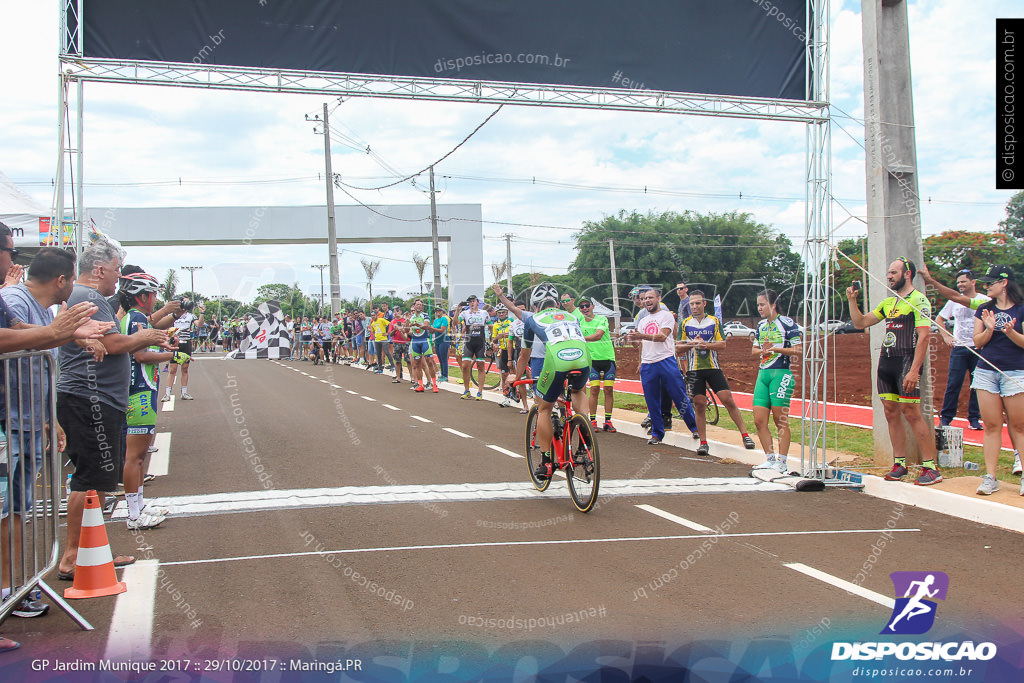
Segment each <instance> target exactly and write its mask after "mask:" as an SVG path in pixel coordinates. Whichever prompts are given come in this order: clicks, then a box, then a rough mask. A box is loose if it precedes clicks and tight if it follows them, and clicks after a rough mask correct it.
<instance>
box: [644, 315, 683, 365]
mask: <svg viewBox="0 0 1024 683" xmlns="http://www.w3.org/2000/svg"><path fill="white" fill-rule="evenodd" d="M675 324H676V320H675V318H673V317H672V313H671V312H669V311H657V312H655V313H651V314H650V315H648V316H647V317H646V318H644V319H643V320H641V321H640V322H639V323H637V329H638V330H639V331H640V332H642V333H643V334H660V333H661V331H662V329H664V328H668V330H669V333H668V336H667V337H665V341H660V342H655V341H647V340H646V339H645V340H643V341H642V342H640V362H641V363H657V362H658V361H660V360H665V359H666V358H671V357H672V356H674V355H676V345H675V339H673V338H672V328H674V327H675Z"/></svg>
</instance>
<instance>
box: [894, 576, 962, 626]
mask: <svg viewBox="0 0 1024 683" xmlns="http://www.w3.org/2000/svg"><path fill="white" fill-rule="evenodd" d="M889 578H891V579H892V583H893V587H894V588H895V589H896V596H897V597H896V606H895V607H893V609H892V616H891V617H890V618H889V623H888V625H887V626H886V627H885V628H884V629H882V634H883V635H891V634H901V635H920V634H922V633H927V632H928V630H929V629H930V628H931V627H932V625H933V624H934V623H935V613H936V611H937V605H938V603H936V602H935V601H934V600H929V599H927V598H936V599H938V600H945V599H946V593H947V591H949V576H948V575H946V574H945V573H944V572H893V573H892V574H890V575H889Z"/></svg>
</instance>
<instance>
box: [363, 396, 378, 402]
mask: <svg viewBox="0 0 1024 683" xmlns="http://www.w3.org/2000/svg"><path fill="white" fill-rule="evenodd" d="M360 398H362V399H364V400H366V401H373V402H374V403H376V402H377V399H375V398H370V397H369V396H360Z"/></svg>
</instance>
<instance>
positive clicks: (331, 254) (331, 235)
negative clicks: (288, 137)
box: [306, 102, 341, 315]
mask: <svg viewBox="0 0 1024 683" xmlns="http://www.w3.org/2000/svg"><path fill="white" fill-rule="evenodd" d="M306 120H307V121H314V122H316V123H320V124H322V125H323V130H322V131H318V130H317V129H316V126H313V132H314V133H323V136H324V169H325V171H326V174H327V263H328V265H330V267H331V314H332V315H333V314H335V313H337V312H338V311H340V310H341V284H340V283H341V274H340V270H339V267H338V231H337V228H336V227H335V223H334V171H333V170H332V168H331V126H330V122H329V121H328V120H327V103H326V102H324V118H323V121H321V120H320V117H319V116H314V117H312V118H311V117H310V116H309V114H306ZM320 275H321V279H322V277H323V271H320ZM322 288H323V287H322V286H321V289H322ZM323 305H324V302H323V296H321V297H320V308H323Z"/></svg>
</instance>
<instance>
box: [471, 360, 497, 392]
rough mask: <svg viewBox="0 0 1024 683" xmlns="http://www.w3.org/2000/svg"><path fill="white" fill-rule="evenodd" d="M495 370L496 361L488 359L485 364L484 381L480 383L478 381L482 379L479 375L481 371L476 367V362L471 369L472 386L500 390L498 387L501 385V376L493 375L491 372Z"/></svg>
mask: <svg viewBox="0 0 1024 683" xmlns="http://www.w3.org/2000/svg"><path fill="white" fill-rule="evenodd" d="M493 369H494V359H493V358H490V359H488V361H487V363H485V364H484V376H483V381H480V382H478V381H477V380H479V379H480V377H478V375H479V374H480V370H479V369H478V368H477V366H476V361H474V362H473V364H472V365H471V366H470V367H469V381H470V386H481V387H483V388H484V389H487V390H491V389H496V388H498V385H499V384H501V374H500V373H499V374H497V375H495V374H492V373H491V370H493Z"/></svg>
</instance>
